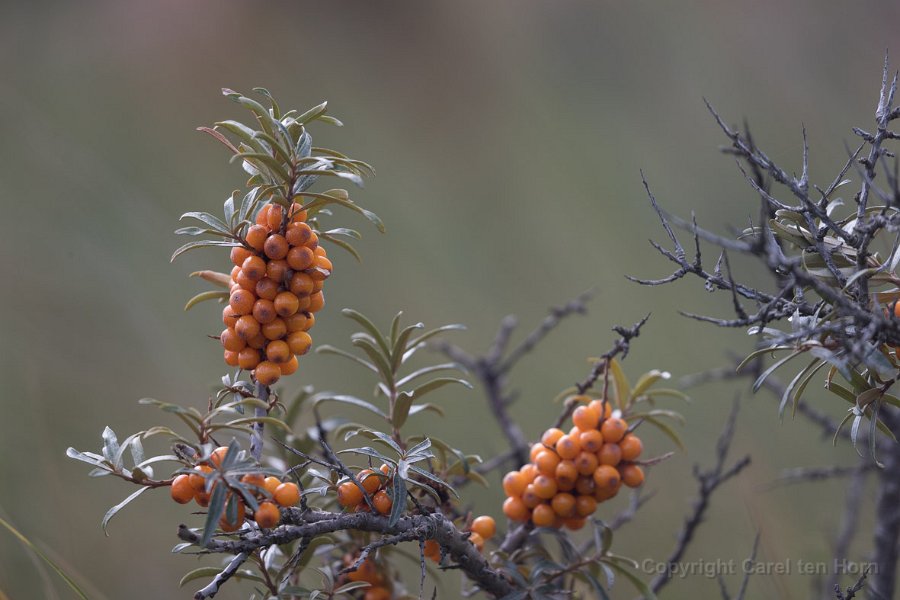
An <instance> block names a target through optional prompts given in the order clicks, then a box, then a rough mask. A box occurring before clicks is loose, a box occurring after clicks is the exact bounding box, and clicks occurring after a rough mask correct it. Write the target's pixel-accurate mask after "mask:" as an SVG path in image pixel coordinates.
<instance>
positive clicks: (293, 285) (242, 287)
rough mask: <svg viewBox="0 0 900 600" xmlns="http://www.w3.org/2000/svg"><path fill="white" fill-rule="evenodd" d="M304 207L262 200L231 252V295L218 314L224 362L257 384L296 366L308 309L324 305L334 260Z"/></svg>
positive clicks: (304, 348)
mask: <svg viewBox="0 0 900 600" xmlns="http://www.w3.org/2000/svg"><path fill="white" fill-rule="evenodd" d="M306 216H307V215H306V211H304V210H301V209H300V205H299V204H296V203H294V204H293V205H292V206H291V209H290V211H285V210H284V209H283V208H282V207H281V206H279V205H277V204H267V205H265V206H263V207H262V209H260V211H259V213H258V214H257V216H256V224H255V225H251V226H250V227H249V228H248V229H247V233H246V235H245V236H244V244H243V245H241V246H235V247H234V248H232V250H231V262H233V263H234V268H233V269H232V270H231V296H230V297H229V299H228V306H226V307H225V309H224V311H223V312H222V321H223V322H224V323H225V327H226V329H225V331H223V332H222V335H221V336H220V338H219V339H220V340H221V342H222V345H223V346H224V347H225V362H226V363H227V364H229V365H231V366H232V367H240V368H242V369H248V370H252V371H253V377H254V378H255V379H256V381H258V382H259V383H261V384H263V385H272V384H273V383H275V382H276V381H278V379H279V378H280V377H281V376H282V375H290V374H292V373H293V372H294V371H296V370H297V366H298V365H297V356H300V355H303V354H306V352H308V351H309V348H310V346H311V345H312V338H311V337H310V335H309V333H307V332H308V331H309V329H310V328H311V327H312V326H313V324H314V323H315V317H314V316H313V314H314V313H316V312H317V311H319V310H321V308H322V306H324V304H325V299H324V296H323V295H322V285H323V282H324V281H325V279H326V278H327V277H328V276H329V275H331V271H332V265H331V261H330V260H328V256H327V253H326V252H325V249H324V248H323V247H322V246H320V245H319V238H318V236H317V235H316V233H315V232H314V231H313V230H312V228H310V226H309V225H308V224H307V223H306Z"/></svg>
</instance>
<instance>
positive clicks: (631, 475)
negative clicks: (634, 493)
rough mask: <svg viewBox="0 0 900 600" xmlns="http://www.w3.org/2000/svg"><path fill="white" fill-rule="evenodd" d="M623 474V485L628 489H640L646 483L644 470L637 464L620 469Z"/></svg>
mask: <svg viewBox="0 0 900 600" xmlns="http://www.w3.org/2000/svg"><path fill="white" fill-rule="evenodd" d="M619 472H620V473H621V474H622V483H624V484H625V485H627V486H628V487H633V488H635V487H638V486H639V485H641V484H642V483H644V470H643V469H642V468H640V467H639V466H637V465H635V464H627V465H624V466H622V468H621V469H619Z"/></svg>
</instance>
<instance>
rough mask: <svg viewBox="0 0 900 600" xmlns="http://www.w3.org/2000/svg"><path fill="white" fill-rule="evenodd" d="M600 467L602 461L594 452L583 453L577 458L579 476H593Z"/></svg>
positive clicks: (576, 465)
mask: <svg viewBox="0 0 900 600" xmlns="http://www.w3.org/2000/svg"><path fill="white" fill-rule="evenodd" d="M599 465H600V461H599V460H597V455H596V454H594V453H593V452H581V453H580V454H579V455H578V456H576V457H575V468H576V469H578V474H579V475H591V474H593V472H594V471H595V470H596V469H597V467H598V466H599Z"/></svg>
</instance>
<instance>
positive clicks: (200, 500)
mask: <svg viewBox="0 0 900 600" xmlns="http://www.w3.org/2000/svg"><path fill="white" fill-rule="evenodd" d="M209 499H210V494H209V493H207V492H204V491H201V492H197V493H196V494H194V501H196V502H197V506H199V507H201V508H206V507H207V506H209Z"/></svg>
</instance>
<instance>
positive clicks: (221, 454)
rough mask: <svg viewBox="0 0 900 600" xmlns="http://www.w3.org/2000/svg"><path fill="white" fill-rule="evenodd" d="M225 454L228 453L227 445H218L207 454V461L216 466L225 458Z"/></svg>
mask: <svg viewBox="0 0 900 600" xmlns="http://www.w3.org/2000/svg"><path fill="white" fill-rule="evenodd" d="M226 454H228V446H219V447H218V448H216V449H215V450H213V451H212V454H210V455H209V462H211V463H212V465H213V466H214V467H218V466H220V465H221V464H222V461H223V460H225V455H226Z"/></svg>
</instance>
